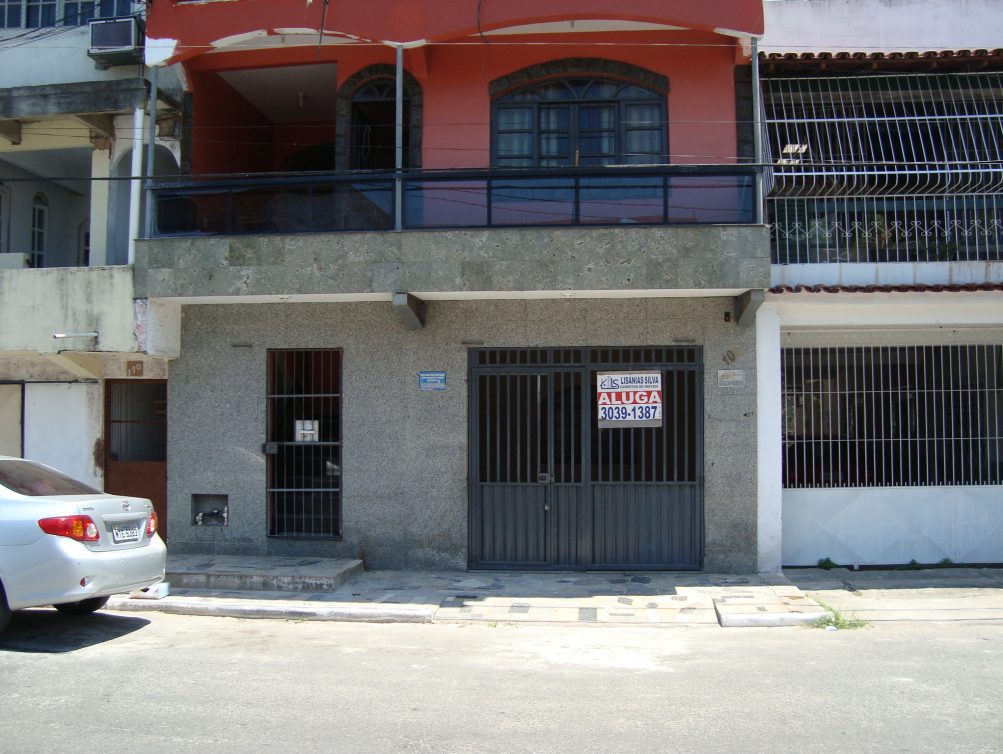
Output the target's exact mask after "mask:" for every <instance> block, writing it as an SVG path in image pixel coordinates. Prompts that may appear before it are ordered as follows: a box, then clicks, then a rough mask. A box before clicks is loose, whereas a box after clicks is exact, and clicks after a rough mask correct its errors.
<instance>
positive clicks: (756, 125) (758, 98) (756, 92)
mask: <svg viewBox="0 0 1003 754" xmlns="http://www.w3.org/2000/svg"><path fill="white" fill-rule="evenodd" d="M762 100H763V96H762V90H761V89H760V86H759V39H758V38H756V37H753V38H752V144H753V154H754V157H753V159H754V160H755V162H756V165H757V167H758V168H759V169H758V170H757V171H756V225H762V224H763V223H764V222H765V219H764V215H765V202H766V198H765V197H764V196H763V167H764V166H763V121H762V107H763V102H762Z"/></svg>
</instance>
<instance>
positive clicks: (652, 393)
mask: <svg viewBox="0 0 1003 754" xmlns="http://www.w3.org/2000/svg"><path fill="white" fill-rule="evenodd" d="M596 408H597V410H598V412H599V416H598V418H599V428H600V429H611V428H616V427H661V426H662V373H661V372H599V374H597V375H596Z"/></svg>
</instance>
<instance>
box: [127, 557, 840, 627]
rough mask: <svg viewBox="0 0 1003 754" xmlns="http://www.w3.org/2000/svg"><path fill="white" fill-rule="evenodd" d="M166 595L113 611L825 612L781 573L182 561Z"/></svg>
mask: <svg viewBox="0 0 1003 754" xmlns="http://www.w3.org/2000/svg"><path fill="white" fill-rule="evenodd" d="M168 581H169V582H170V583H171V588H170V591H171V593H170V595H169V596H167V597H164V598H162V599H159V600H157V599H135V598H129V597H127V596H125V595H123V596H120V597H113V598H112V600H111V601H110V602H109V604H108V608H109V609H112V610H122V611H144V610H158V611H163V612H172V613H183V614H190V615H216V616H230V617H243V618H276V619H293V620H341V621H369V622H418V623H429V622H436V623H441V622H461V623H543V624H554V623H556V624H634V625H637V624H645V625H677V626H678V625H722V626H790V625H803V624H810V623H813V622H814V621H816V620H817V619H818V618H819V617H821V616H822V615H823V610H822V608H821V607H819V606H818V604H816V603H815V602H814V601H813V600H811V599H809V598H807V597H805V595H804V594H803V593H802V592H801V591H800V590H799V589H798V588H797V587H796V586H793V585H792V584H791V583H790V582H789V581H788V580H787V579H786V578H784V577H783V576H782V575H774V574H759V575H755V574H754V575H749V576H728V575H716V574H706V573H682V572H671V573H667V572H628V573H624V572H557V573H554V572H547V573H532V572H515V571H504V572H502V571H475V572H462V571H435V572H429V571H424V572H412V571H407V572H405V571H363V570H361V563H360V562H359V561H346V560H325V559H322V558H244V557H233V556H215V557H207V556H175V555H171V556H170V558H169V563H168Z"/></svg>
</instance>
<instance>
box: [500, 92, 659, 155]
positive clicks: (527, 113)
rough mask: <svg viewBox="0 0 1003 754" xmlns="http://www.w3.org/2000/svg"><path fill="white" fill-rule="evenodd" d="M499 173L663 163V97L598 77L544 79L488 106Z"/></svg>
mask: <svg viewBox="0 0 1003 754" xmlns="http://www.w3.org/2000/svg"><path fill="white" fill-rule="evenodd" d="M491 122H492V145H491V147H492V148H491V154H492V163H493V164H494V165H496V166H498V167H573V166H579V165H581V166H595V165H648V164H658V163H665V162H668V145H667V140H666V128H665V123H666V106H665V95H664V94H660V93H659V92H657V91H655V90H654V89H652V88H649V87H647V86H644V85H641V84H638V83H636V82H631V81H622V80H617V79H613V78H607V77H603V76H578V77H569V78H562V79H551V80H546V81H541V82H538V83H533V84H528V85H526V86H523V87H520V88H518V89H515V90H514V91H510V92H508V93H506V94H504V95H502V96H500V97H498V98H496V99H495V100H494V101H493V102H492V111H491Z"/></svg>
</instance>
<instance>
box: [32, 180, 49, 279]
mask: <svg viewBox="0 0 1003 754" xmlns="http://www.w3.org/2000/svg"><path fill="white" fill-rule="evenodd" d="M48 232H49V200H48V199H46V197H45V194H41V193H39V194H35V198H34V199H33V200H32V202H31V266H32V267H44V266H45V243H46V236H47V235H48Z"/></svg>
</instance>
